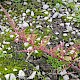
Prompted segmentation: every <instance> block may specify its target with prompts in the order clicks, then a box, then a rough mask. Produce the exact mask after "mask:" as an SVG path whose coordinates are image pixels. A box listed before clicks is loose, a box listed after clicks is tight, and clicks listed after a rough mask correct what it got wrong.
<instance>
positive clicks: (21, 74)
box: [18, 70, 25, 79]
mask: <svg viewBox="0 0 80 80" xmlns="http://www.w3.org/2000/svg"><path fill="white" fill-rule="evenodd" d="M18 77H19V78H20V79H24V77H25V73H24V72H23V71H22V70H19V74H18Z"/></svg>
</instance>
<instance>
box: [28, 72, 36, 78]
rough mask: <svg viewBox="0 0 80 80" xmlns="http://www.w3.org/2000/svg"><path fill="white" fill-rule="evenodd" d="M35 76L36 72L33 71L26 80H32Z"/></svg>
mask: <svg viewBox="0 0 80 80" xmlns="http://www.w3.org/2000/svg"><path fill="white" fill-rule="evenodd" d="M35 75H36V71H33V73H32V74H31V75H30V76H29V77H28V78H27V79H33V78H34V77H35Z"/></svg>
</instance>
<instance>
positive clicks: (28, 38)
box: [0, 1, 80, 80]
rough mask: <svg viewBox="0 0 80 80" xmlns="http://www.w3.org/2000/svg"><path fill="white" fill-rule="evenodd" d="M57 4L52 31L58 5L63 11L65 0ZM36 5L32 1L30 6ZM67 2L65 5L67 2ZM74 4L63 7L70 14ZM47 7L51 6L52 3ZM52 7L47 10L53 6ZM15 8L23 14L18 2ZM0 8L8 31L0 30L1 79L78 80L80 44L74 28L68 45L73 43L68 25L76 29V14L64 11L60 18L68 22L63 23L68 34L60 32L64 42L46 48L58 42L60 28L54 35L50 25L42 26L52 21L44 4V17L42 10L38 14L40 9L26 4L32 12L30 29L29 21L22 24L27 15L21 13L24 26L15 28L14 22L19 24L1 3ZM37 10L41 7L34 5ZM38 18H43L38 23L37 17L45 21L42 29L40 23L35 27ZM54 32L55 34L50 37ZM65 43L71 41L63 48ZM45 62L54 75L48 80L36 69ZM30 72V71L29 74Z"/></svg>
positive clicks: (77, 16) (77, 17) (77, 13)
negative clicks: (53, 42) (72, 79)
mask: <svg viewBox="0 0 80 80" xmlns="http://www.w3.org/2000/svg"><path fill="white" fill-rule="evenodd" d="M30 2H31V1H29V2H28V3H30ZM45 2H46V1H45ZM48 2H49V1H48ZM57 2H58V3H57ZM57 2H54V9H53V12H55V9H56V12H55V13H54V15H53V21H54V28H55V23H56V20H57V19H55V18H57V17H58V15H59V9H58V8H59V7H60V6H62V8H63V5H64V4H65V1H64V3H62V2H61V1H57ZM37 3H39V2H33V3H32V4H37ZM66 3H68V2H66ZM74 3H76V2H69V4H67V5H66V6H67V7H68V9H69V11H70V9H71V10H72V8H74V6H72V5H73V4H74ZM17 4H18V6H17ZM43 4H44V3H43ZM48 4H51V2H50V3H48ZM40 5H41V4H40ZM52 5H53V4H52ZM52 5H51V6H50V7H52ZM74 5H75V4H74ZM15 6H17V7H18V8H17V9H19V11H20V9H21V8H22V9H23V11H25V10H24V9H25V8H24V7H22V5H21V4H20V3H16V4H15ZM20 6H21V8H19V7H20ZM45 6H46V7H45ZM0 7H1V9H2V10H3V12H4V14H5V15H6V16H4V21H5V20H6V19H5V18H6V17H7V19H8V21H9V24H10V28H9V27H8V26H6V27H7V28H8V29H7V30H6V29H5V28H4V30H3V29H1V30H3V32H1V34H0V36H1V39H0V57H1V58H0V59H1V62H0V64H1V66H0V67H1V68H0V69H1V70H0V72H1V78H2V79H4V77H5V78H6V79H9V77H10V80H12V78H14V79H17V78H20V79H25V80H26V79H34V80H38V79H41V80H47V79H49V80H53V79H54V80H56V79H60V80H63V79H64V80H69V79H70V77H72V78H75V79H79V77H80V75H79V73H80V60H79V59H80V43H79V41H80V39H79V38H78V37H79V31H78V30H77V29H76V34H77V35H76V38H77V39H74V40H73V42H74V43H75V44H74V43H73V42H71V40H72V39H71V38H73V37H75V35H71V34H72V33H75V32H73V31H72V27H71V25H73V24H75V25H76V26H77V28H78V29H79V12H77V11H76V12H75V11H74V12H75V14H76V16H74V15H72V14H73V13H71V11H70V14H68V13H67V12H66V13H67V14H68V15H63V16H61V18H62V20H63V22H66V21H67V22H68V23H66V25H67V27H66V28H67V31H65V32H64V33H63V35H62V34H61V33H62V32H61V33H60V36H61V35H62V36H63V37H62V38H61V37H60V36H59V38H61V40H62V39H63V40H64V41H60V42H59V41H58V43H57V44H56V45H53V44H52V45H51V46H50V45H49V44H50V43H51V42H50V41H52V40H54V41H55V40H56V41H57V40H59V39H58V37H57V36H58V34H59V33H58V31H59V29H58V30H57V32H55V31H54V29H53V28H52V26H51V25H50V26H51V27H49V26H47V27H46V26H45V25H47V24H50V22H52V18H50V19H49V17H50V10H48V11H46V9H47V8H48V7H49V6H48V5H47V4H44V5H43V9H44V10H43V11H44V13H45V14H43V11H41V8H39V10H36V9H34V7H35V6H34V5H31V3H30V4H29V6H28V8H29V7H30V8H31V9H33V11H31V16H32V17H31V18H32V21H31V23H33V25H32V24H30V26H29V24H28V22H25V20H26V18H25V17H24V16H25V15H26V14H25V13H23V14H22V16H23V20H22V22H23V23H24V24H25V25H24V24H23V25H20V24H18V25H16V23H18V22H19V21H18V20H16V21H15V22H16V23H15V22H14V20H13V19H12V18H11V16H10V14H9V12H7V11H6V10H5V9H4V8H3V7H2V5H1V4H0ZM37 7H40V6H37ZM64 8H65V7H64ZM74 10H75V9H74ZM26 12H29V13H28V14H27V16H29V15H30V10H29V9H27V11H26ZM34 13H35V14H34ZM11 14H12V15H13V16H14V14H15V13H12V12H11ZM20 14H21V13H20ZM63 14H64V13H63ZM15 15H17V14H15ZM34 15H35V16H34ZM39 15H41V16H42V17H43V16H44V20H43V19H41V20H40V18H39V20H40V22H41V23H42V22H43V21H44V23H43V24H42V26H44V27H43V28H42V27H41V25H40V24H39V25H37V24H38V23H39V22H37V21H36V20H37V19H36V18H37V16H39ZM47 16H48V17H47ZM27 21H28V20H27ZM33 21H34V22H33ZM22 22H20V23H22ZM35 22H36V24H34V23H35ZM69 22H70V23H73V22H74V23H73V24H71V25H70V23H69ZM7 24H8V23H7ZM58 24H59V23H57V25H58ZM36 25H37V28H34V26H36ZM63 25H64V24H63V23H61V24H60V26H62V27H63ZM18 26H19V27H18ZM22 26H23V27H22ZM3 27H4V26H3ZM55 29H57V28H55ZM74 29H75V28H74ZM53 31H54V33H55V34H56V35H55V34H53ZM66 32H68V34H66ZM67 35H68V36H67ZM66 36H67V37H66ZM69 39H70V40H69ZM68 41H70V46H65V45H69V44H68ZM42 57H43V59H42V61H41V63H40V64H41V66H40V65H39V62H40V60H41V58H42ZM31 59H34V60H33V62H32V63H31V61H30V60H31ZM46 59H48V60H46ZM9 60H10V61H9ZM35 60H36V61H37V62H36V61H35ZM38 60H39V61H38ZM44 63H47V66H48V65H49V64H51V66H49V67H50V69H52V68H53V72H54V73H53V75H52V76H53V77H52V78H51V79H50V78H49V77H48V76H49V75H47V74H46V73H45V72H43V71H40V69H39V67H40V68H42V65H43V64H44ZM30 67H32V68H33V69H31V68H30ZM49 67H48V68H49ZM44 68H45V69H44ZM30 69H31V70H32V71H29V70H30ZM22 70H23V71H22ZM43 70H44V71H46V67H43ZM55 70H56V72H55ZM27 71H29V72H27ZM67 71H68V72H67ZM18 72H19V73H18ZM24 72H25V73H24ZM41 72H42V73H41ZM50 72H52V71H51V70H50ZM31 73H32V74H31ZM14 74H15V75H16V76H15V75H14ZM30 74H31V75H30ZM44 74H46V75H44ZM54 75H56V78H55V77H54ZM74 75H75V77H73V76H74ZM76 75H77V76H78V77H77V76H76ZM57 76H58V77H57ZM61 76H62V77H61Z"/></svg>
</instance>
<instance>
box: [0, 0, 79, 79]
mask: <svg viewBox="0 0 80 80" xmlns="http://www.w3.org/2000/svg"><path fill="white" fill-rule="evenodd" d="M17 1H18V0H13V1H4V2H1V4H2V5H3V7H4V8H5V9H6V10H7V12H8V13H9V14H10V15H11V17H12V19H14V21H15V22H16V24H17V26H18V27H19V28H20V29H29V30H30V32H32V31H34V30H38V32H40V34H43V35H45V36H47V35H49V34H51V35H52V37H51V39H50V42H48V44H47V47H48V48H50V47H54V46H56V45H58V44H59V43H60V42H65V48H68V47H69V46H72V45H74V44H75V43H78V44H80V14H79V13H80V3H79V1H77V0H62V1H61V0H47V1H46V0H37V1H35V0H27V1H26V0H23V1H22V2H17ZM56 1H57V2H56ZM5 30H6V32H8V31H9V30H10V24H9V23H8V20H7V18H6V16H5V15H4V13H3V11H2V9H0V32H1V33H2V32H4V31H5ZM38 39H39V38H38ZM17 45H18V46H17ZM13 46H16V49H17V50H20V49H21V48H22V47H21V45H20V44H16V45H13ZM18 47H19V48H18ZM14 50H15V49H14ZM79 57H80V56H79ZM47 60H48V55H47V54H46V53H44V54H43V55H42V54H41V56H38V57H36V56H35V55H34V54H33V55H32V56H31V57H30V58H29V59H28V64H29V70H25V69H23V70H24V72H25V73H26V74H27V76H30V74H31V73H32V72H33V69H32V66H33V67H37V68H38V72H37V76H36V78H35V79H34V80H63V78H62V77H63V76H61V75H60V74H59V73H58V70H57V69H55V68H54V67H52V65H51V64H49V63H48V62H47ZM74 64H75V63H74ZM75 65H76V64H75ZM37 68H36V69H37ZM68 72H70V73H69V79H66V78H65V79H64V80H79V79H80V74H79V73H75V72H74V71H73V70H71V69H68ZM34 75H35V74H34ZM27 76H26V77H27ZM27 79H28V78H27Z"/></svg>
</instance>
